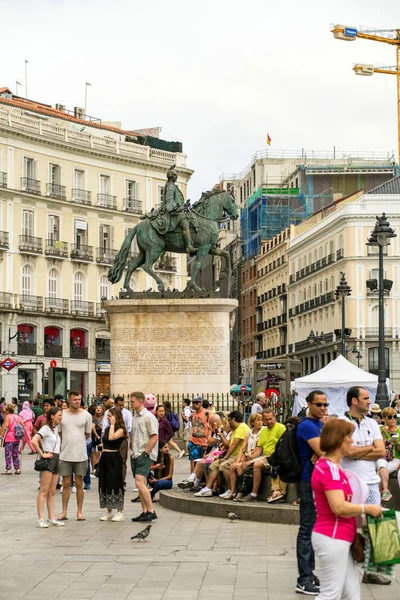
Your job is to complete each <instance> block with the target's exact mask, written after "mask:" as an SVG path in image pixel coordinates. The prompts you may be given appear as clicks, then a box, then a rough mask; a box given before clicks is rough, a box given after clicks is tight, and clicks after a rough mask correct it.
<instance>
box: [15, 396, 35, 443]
mask: <svg viewBox="0 0 400 600" xmlns="http://www.w3.org/2000/svg"><path fill="white" fill-rule="evenodd" d="M18 416H19V418H20V419H21V420H22V421H23V423H24V429H25V435H24V439H23V440H22V444H21V449H20V454H22V452H23V450H24V448H25V444H28V446H29V448H30V449H31V451H30V454H36V450H35V448H34V447H33V444H32V442H31V437H32V431H33V422H34V420H35V413H34V412H33V411H32V410H31V408H30V405H29V402H28V401H27V400H26V401H25V402H24V403H23V405H22V410H21V412H20V413H19V415H18Z"/></svg>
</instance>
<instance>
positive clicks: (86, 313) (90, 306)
mask: <svg viewBox="0 0 400 600" xmlns="http://www.w3.org/2000/svg"><path fill="white" fill-rule="evenodd" d="M71 313H72V314H73V315H80V316H82V317H94V302H86V301H84V300H71Z"/></svg>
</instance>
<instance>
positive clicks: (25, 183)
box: [21, 177, 41, 196]
mask: <svg viewBox="0 0 400 600" xmlns="http://www.w3.org/2000/svg"><path fill="white" fill-rule="evenodd" d="M21 190H22V191H23V192H29V193H30V194H37V195H39V196H40V193H41V190H40V181H38V180H37V179H31V178H30V177H21Z"/></svg>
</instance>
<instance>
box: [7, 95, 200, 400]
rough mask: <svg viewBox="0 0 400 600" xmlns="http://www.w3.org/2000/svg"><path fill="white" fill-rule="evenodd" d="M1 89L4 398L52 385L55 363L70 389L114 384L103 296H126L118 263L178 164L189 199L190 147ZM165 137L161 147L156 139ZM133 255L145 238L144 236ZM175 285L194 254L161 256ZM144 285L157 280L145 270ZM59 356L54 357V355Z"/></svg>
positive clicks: (181, 284)
mask: <svg viewBox="0 0 400 600" xmlns="http://www.w3.org/2000/svg"><path fill="white" fill-rule="evenodd" d="M151 133H152V134H153V136H154V137H149V136H147V135H145V134H143V135H142V133H141V132H132V131H127V130H124V129H122V128H121V126H120V124H112V125H111V124H106V123H102V122H101V121H100V120H98V119H92V118H91V117H88V116H86V115H84V114H83V111H82V109H79V108H75V109H74V112H69V111H66V110H65V108H64V107H63V106H61V105H56V108H55V109H54V108H52V107H50V106H48V105H44V104H41V103H38V102H33V101H28V100H25V99H23V98H18V97H15V96H13V95H12V93H11V92H10V90H8V89H7V88H0V253H1V256H0V258H1V262H0V341H1V354H2V359H4V358H6V357H11V358H12V359H13V360H15V361H16V362H19V363H21V364H20V365H19V366H18V367H16V368H14V369H12V370H10V371H9V372H7V371H6V370H5V369H4V368H2V369H1V373H0V395H2V396H6V398H7V400H10V399H11V397H12V396H19V398H20V399H21V400H22V399H26V398H32V397H33V396H34V395H35V394H36V393H37V392H44V393H46V392H47V391H48V369H49V367H50V366H51V365H50V362H51V361H56V363H57V367H60V368H64V369H66V374H67V387H68V388H69V389H71V388H78V389H80V390H81V392H82V393H83V394H84V395H85V396H87V395H93V394H96V393H99V392H101V391H102V392H105V391H108V390H109V381H110V379H109V370H110V362H109V331H108V328H107V321H106V318H105V314H104V311H103V310H102V308H101V300H102V299H105V298H108V299H110V298H112V297H117V296H118V293H119V290H120V289H121V287H122V285H123V281H121V282H120V283H119V284H118V285H115V286H112V285H111V284H110V283H109V282H108V279H107V272H108V269H109V268H110V265H111V264H112V262H113V260H114V258H115V255H116V253H117V251H118V249H119V247H120V245H121V243H122V241H123V240H124V238H125V236H126V235H127V233H128V232H129V230H130V229H131V228H132V227H134V226H135V225H136V224H137V223H138V221H139V219H140V217H141V215H143V213H144V212H146V211H149V210H151V209H152V208H153V207H155V206H157V205H158V204H159V202H160V201H161V198H162V193H163V187H164V185H165V182H166V171H167V169H168V168H169V167H170V166H171V165H173V164H176V170H177V172H178V185H179V187H180V189H181V190H182V192H183V194H184V196H185V197H186V187H187V182H188V180H189V178H190V176H191V174H192V171H191V170H190V169H188V168H187V167H186V155H185V154H184V153H183V152H182V149H181V148H180V149H179V151H176V152H175V151H166V150H162V149H159V148H160V146H162V143H161V142H163V141H162V140H157V139H156V140H155V139H154V138H155V137H156V132H154V131H152V132H151ZM155 146H157V147H155ZM131 252H132V256H135V254H136V252H137V247H135V243H134V244H132V249H131ZM157 268H158V270H159V271H160V275H161V276H162V277H163V279H164V280H165V281H166V282H167V284H168V285H169V287H171V289H172V288H177V289H184V288H185V287H186V282H187V271H186V256H185V255H168V254H167V255H164V256H162V258H161V259H160V260H159V262H158V265H157ZM131 286H132V287H133V289H134V290H137V291H142V290H145V289H148V288H150V287H153V288H154V281H153V280H151V279H150V278H149V276H148V275H146V274H145V273H144V272H143V271H141V270H139V271H137V272H136V273H135V274H134V275H133V277H132V280H131ZM52 364H53V365H54V362H53V363H52Z"/></svg>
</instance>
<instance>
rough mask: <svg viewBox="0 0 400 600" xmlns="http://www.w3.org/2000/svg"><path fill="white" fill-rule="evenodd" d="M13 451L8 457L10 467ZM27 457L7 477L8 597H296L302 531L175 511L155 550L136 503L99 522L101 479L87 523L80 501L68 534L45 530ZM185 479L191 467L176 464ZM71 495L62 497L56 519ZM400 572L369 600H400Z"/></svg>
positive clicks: (162, 513)
mask: <svg viewBox="0 0 400 600" xmlns="http://www.w3.org/2000/svg"><path fill="white" fill-rule="evenodd" d="M3 456H4V454H2V455H1V461H2V463H1V465H0V467H1V470H3V464H4V462H3V461H4V459H3ZM33 458H34V457H30V456H29V457H28V456H27V455H24V457H23V465H22V475H20V476H18V475H12V476H2V477H0V501H1V508H2V510H1V514H0V531H1V535H0V600H19V599H20V598H29V599H30V600H53V599H55V598H57V599H59V600H86V599H92V600H114V598H118V600H139V599H141V598H144V599H145V600H161V599H162V600H179V599H181V598H182V599H185V600H214V599H218V600H236V599H239V598H240V599H241V600H252V599H253V598H254V599H255V600H267V599H268V600H274V599H277V598H279V600H289V599H294V598H300V596H299V595H298V594H296V593H295V591H294V588H295V583H296V576H297V569H296V555H295V542H296V535H297V527H296V526H293V525H274V524H268V523H255V522H235V523H230V522H229V521H228V520H226V519H217V518H211V517H200V516H195V515H187V514H182V513H176V512H173V511H168V510H165V509H163V508H162V507H160V506H159V505H156V510H157V513H158V516H159V520H158V521H157V522H156V523H155V524H154V526H153V528H152V530H151V535H150V538H149V542H148V543H137V542H136V543H135V542H132V541H131V540H130V537H131V536H132V535H134V534H135V533H137V532H138V531H140V529H142V528H143V526H141V525H140V524H135V523H132V522H131V517H132V516H136V515H137V514H138V512H139V507H138V504H132V503H131V502H130V499H131V498H132V497H133V496H135V495H136V494H134V492H132V487H133V486H132V482H131V479H130V475H128V492H127V497H126V499H127V502H126V514H125V516H126V520H125V522H123V523H107V522H106V523H104V522H100V521H99V517H100V516H101V511H100V510H99V507H98V496H97V490H96V484H97V481H96V480H93V487H92V490H90V491H88V492H86V494H85V502H84V514H85V516H86V521H85V522H77V521H76V516H75V512H76V511H75V509H76V505H75V497H74V495H71V502H70V511H69V520H68V521H66V526H65V527H64V528H56V527H52V528H49V529H37V528H36V526H35V525H36V492H37V483H38V477H37V474H36V473H35V472H34V471H33ZM176 464H177V469H176V472H177V476H176V480H177V481H179V480H180V479H182V478H183V474H184V473H186V472H187V470H188V465H187V461H186V460H184V459H182V460H178V461H176ZM60 508H61V495H60V494H58V493H57V496H56V514H58V512H57V511H59V510H60ZM399 582H400V570H399V569H397V578H396V579H395V580H394V581H393V582H392V584H391V586H390V588H388V587H379V586H365V585H363V586H362V597H363V600H367V599H368V600H371V599H375V600H380V599H381V598H382V599H383V598H385V599H386V598H387V597H388V596H390V597H393V598H400V583H399Z"/></svg>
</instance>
